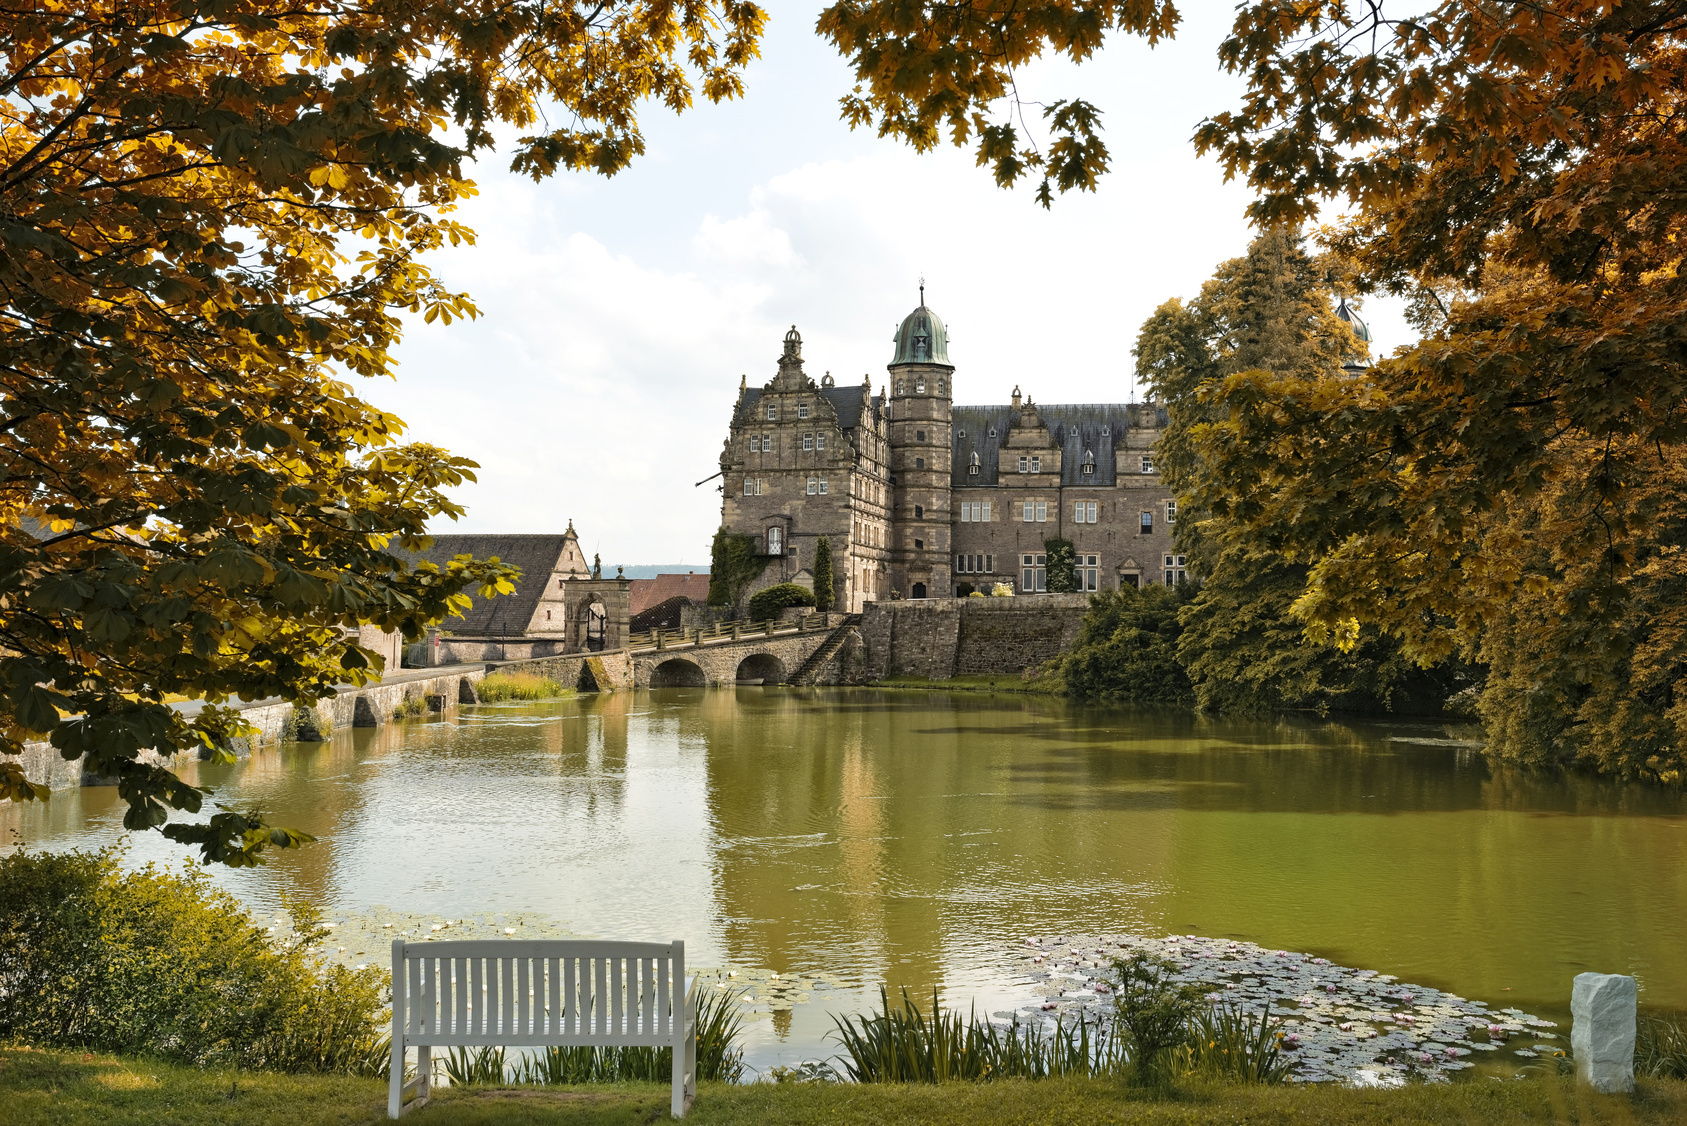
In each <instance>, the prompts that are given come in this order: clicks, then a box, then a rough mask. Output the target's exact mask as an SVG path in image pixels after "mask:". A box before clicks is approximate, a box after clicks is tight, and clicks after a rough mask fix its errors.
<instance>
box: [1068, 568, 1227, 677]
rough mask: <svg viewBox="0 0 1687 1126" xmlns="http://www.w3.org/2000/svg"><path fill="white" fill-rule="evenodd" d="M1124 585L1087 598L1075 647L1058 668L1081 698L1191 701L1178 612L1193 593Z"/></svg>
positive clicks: (1190, 587)
mask: <svg viewBox="0 0 1687 1126" xmlns="http://www.w3.org/2000/svg"><path fill="white" fill-rule="evenodd" d="M1196 589H1197V588H1196V586H1195V584H1193V583H1183V584H1181V585H1179V586H1175V587H1165V586H1149V587H1146V588H1144V589H1142V590H1138V589H1137V588H1136V587H1133V586H1127V587H1122V588H1121V589H1119V590H1116V591H1111V592H1108V593H1104V594H1096V595H1092V596H1091V597H1090V607H1089V610H1088V611H1087V612H1086V613H1085V614H1084V624H1083V628H1082V630H1081V631H1080V632H1079V634H1078V643H1077V645H1075V646H1074V647H1073V649H1072V652H1071V653H1069V654H1068V655H1067V657H1066V659H1065V661H1064V663H1063V665H1062V672H1063V674H1064V675H1065V678H1066V685H1067V688H1068V689H1069V690H1070V691H1071V693H1072V695H1074V696H1076V697H1077V698H1078V699H1080V700H1106V701H1159V702H1164V703H1183V702H1187V701H1188V700H1190V699H1191V698H1192V697H1193V690H1192V689H1191V688H1190V685H1189V676H1188V674H1187V673H1186V672H1184V669H1183V664H1182V662H1181V661H1180V660H1179V659H1178V652H1177V642H1178V637H1179V635H1180V634H1181V632H1182V626H1181V625H1180V624H1179V621H1178V612H1179V611H1180V610H1182V608H1183V607H1184V606H1185V605H1186V604H1187V603H1188V602H1189V600H1190V598H1191V596H1192V594H1193V592H1194V591H1195V590H1196Z"/></svg>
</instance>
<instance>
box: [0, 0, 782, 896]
mask: <svg viewBox="0 0 1687 1126" xmlns="http://www.w3.org/2000/svg"><path fill="white" fill-rule="evenodd" d="M764 19H765V17H764V15H763V13H762V12H761V10H760V9H759V8H757V7H756V6H755V5H753V4H748V3H737V2H734V0H724V2H722V3H714V2H710V0H681V2H678V3H669V2H666V0H657V2H647V0H607V2H605V3H600V4H596V5H594V6H592V7H589V8H575V7H573V6H567V5H557V4H554V3H547V2H518V3H482V2H477V0H470V2H468V3H456V2H453V3H443V2H437V0H421V2H415V0H406V2H404V3H397V2H396V0H375V2H373V3H348V2H341V0H328V2H327V3H322V4H316V5H312V6H309V7H299V6H297V5H293V4H287V3H282V2H280V0H138V2H137V0H79V2H77V3H56V2H55V3H30V4H24V5H14V6H12V7H9V8H7V9H5V10H4V11H3V12H0V52H3V57H4V64H3V69H0V294H3V297H0V652H3V655H0V752H3V753H8V754H16V753H17V752H18V750H19V749H20V744H21V743H22V742H23V741H24V740H26V739H28V738H31V737H33V736H37V735H43V734H47V735H50V736H51V740H52V744H53V746H54V747H56V748H58V750H59V751H60V752H61V753H62V754H63V755H64V756H65V757H66V758H77V757H83V758H84V759H85V766H86V768H87V769H89V770H92V771H94V772H96V773H99V774H102V775H105V776H109V777H115V778H116V779H117V782H118V788H119V792H120V793H121V794H122V795H123V797H124V799H125V800H126V801H127V802H128V803H129V811H128V814H127V816H126V818H125V825H126V826H127V827H129V828H131V829H148V828H157V827H159V826H161V825H163V824H164V823H165V822H166V821H167V820H168V818H169V813H170V811H171V810H180V811H184V812H188V813H193V812H197V811H198V810H199V809H200V805H201V800H202V797H203V793H204V791H201V790H199V789H197V788H195V787H192V786H189V785H187V784H186V783H184V782H183V781H182V780H181V779H180V778H178V777H177V776H176V774H175V773H174V772H173V771H172V770H170V769H169V768H168V767H167V766H165V765H151V764H148V763H146V762H143V761H141V759H140V755H141V752H143V751H147V750H157V751H159V752H162V753H163V754H164V755H166V756H169V755H171V754H175V753H179V752H182V751H184V750H203V751H205V752H206V753H212V754H220V753H223V752H222V751H221V748H222V746H223V745H224V744H225V742H226V740H227V739H228V738H229V737H230V736H232V735H235V734H238V733H240V732H241V731H242V730H243V725H242V724H241V722H240V720H239V719H238V717H237V716H236V714H235V713H234V712H233V710H232V709H229V708H227V707H225V706H222V705H224V704H225V703H226V701H228V700H230V699H232V698H235V697H239V698H242V699H251V698H256V697H263V696H281V697H284V698H286V699H289V700H292V701H294V702H295V703H299V704H306V705H308V704H310V703H312V702H313V701H314V700H315V699H317V698H320V697H323V696H326V695H329V694H331V693H332V692H333V690H334V687H335V685H336V684H339V683H342V682H345V681H348V680H350V681H353V682H356V681H360V680H362V679H364V678H366V677H370V676H374V675H377V674H378V673H379V671H380V667H379V658H378V657H377V656H376V655H375V654H374V653H373V652H372V651H370V650H367V649H364V648H362V647H360V646H359V645H358V644H357V642H356V638H355V636H348V633H347V631H348V630H350V629H352V628H353V627H356V626H358V625H359V624H361V623H373V624H375V625H378V626H381V627H384V628H387V629H393V630H399V631H402V632H403V633H404V634H405V636H406V637H407V638H412V639H413V638H415V637H416V636H418V635H419V631H420V630H421V628H422V626H423V624H424V623H426V622H429V621H434V620H438V619H439V618H441V617H443V616H444V615H445V614H447V613H449V612H451V611H453V610H456V609H457V608H459V607H461V606H462V605H463V604H464V596H463V595H462V593H461V592H462V591H463V590H464V589H465V588H467V587H471V586H478V587H479V589H480V590H481V593H482V594H484V595H491V594H494V593H497V592H501V591H508V590H510V589H511V587H510V584H509V579H510V577H511V576H512V575H513V571H512V570H511V568H509V567H507V566H504V565H502V564H501V563H499V562H498V561H497V560H495V559H494V560H489V561H475V560H470V559H468V558H466V557H462V558H458V559H456V560H454V561H452V562H451V563H450V564H448V565H446V566H444V567H434V566H432V565H422V566H419V567H417V568H416V569H414V570H412V569H411V568H410V567H409V565H408V564H407V563H406V562H405V561H404V560H403V559H401V558H400V557H399V556H398V555H397V554H395V553H394V552H393V551H391V550H389V548H391V547H392V546H394V545H396V546H399V547H403V548H405V549H407V550H413V549H416V548H419V547H420V546H422V544H423V542H424V535H425V529H426V522H427V520H428V519H429V518H430V517H435V516H440V515H444V516H451V517H453V518H454V517H455V516H456V515H457V514H458V512H459V509H458V508H457V506H456V505H455V504H453V503H452V502H451V501H450V499H449V498H448V496H447V495H446V492H445V490H446V489H449V488H450V487H452V486H455V485H458V484H461V483H462V482H464V481H466V480H470V479H471V478H472V472H471V471H472V469H473V465H472V463H470V462H468V461H466V460H464V459H461V458H455V457H452V456H450V455H448V454H447V453H445V452H444V451H443V450H440V449H438V448H435V447H433V446H428V445H421V444H415V445H408V446H405V445H399V444H397V439H398V437H399V435H400V434H401V433H402V429H403V428H402V424H401V423H400V421H399V420H398V419H396V418H394V417H392V416H391V415H389V414H386V413H384V412H381V411H379V410H376V409H374V408H373V407H371V406H369V405H368V404H367V403H364V402H363V401H361V400H360V399H358V398H357V397H356V395H355V394H354V393H353V391H352V389H351V388H350V387H349V386H348V385H347V384H346V383H344V382H342V381H341V379H340V376H342V375H356V376H381V375H387V374H390V371H391V367H392V357H391V349H392V347H393V345H394V344H395V343H396V341H397V339H398V337H399V332H400V328H401V320H400V318H401V317H402V315H403V314H404V313H406V312H409V313H413V314H418V315H421V316H422V317H423V318H424V319H425V320H427V321H433V320H435V319H436V318H442V319H444V320H445V321H447V322H449V321H450V320H451V319H452V318H455V317H460V316H472V315H474V312H475V310H474V307H473V305H472V304H471V303H470V302H469V300H468V298H467V297H466V296H465V295H463V294H460V293H453V292H451V291H450V290H448V289H447V288H445V287H444V286H443V285H442V284H440V282H439V281H438V280H437V279H436V278H435V277H434V276H433V275H432V274H431V273H430V272H429V270H428V269H427V267H426V266H425V265H424V264H423V262H422V258H423V256H424V255H425V254H426V253H427V252H428V251H430V250H434V249H436V248H438V247H441V246H443V245H445V244H447V243H460V242H464V241H468V240H472V237H473V236H472V232H470V231H468V230H467V229H466V228H464V227H462V226H461V225H460V224H458V223H456V222H454V221H452V220H451V219H450V217H449V213H450V211H451V209H452V208H453V206H454V205H455V204H456V203H458V202H459V201H460V200H462V199H463V198H464V197H466V196H468V195H470V194H472V192H473V190H474V189H473V185H472V184H471V183H469V182H468V181H467V180H466V179H465V178H464V176H463V172H462V167H461V166H462V161H463V159H464V158H465V157H467V156H470V155H473V154H474V153H476V152H478V151H480V150H483V149H486V148H487V147H488V146H490V145H491V143H492V135H493V130H494V127H495V126H497V125H499V124H500V123H502V124H505V125H508V126H510V127H512V128H513V129H515V130H517V131H518V132H519V133H520V135H519V136H518V137H517V139H516V140H515V141H514V142H513V145H512V148H513V164H514V167H515V168H517V169H518V170H521V171H523V172H526V173H528V174H530V175H533V176H535V177H540V176H543V175H546V174H548V173H550V172H552V171H554V170H556V169H559V168H568V169H583V170H591V171H596V172H600V173H605V174H608V173H613V172H615V171H617V170H618V169H620V168H623V167H625V166H626V164H627V163H628V161H630V160H631V159H632V158H633V157H634V156H636V155H637V154H638V153H639V152H641V151H642V150H643V141H642V138H641V136H640V134H639V131H638V125H637V116H636V113H635V110H636V108H637V106H638V103H639V102H640V101H641V100H646V99H657V100H659V101H661V102H662V103H663V104H664V105H666V106H668V107H670V108H673V109H682V108H684V107H685V106H687V105H689V104H690V102H691V100H692V98H693V96H694V93H695V92H696V91H697V90H701V92H702V93H703V95H704V96H706V97H709V98H715V99H718V98H723V97H730V96H732V95H735V94H736V93H738V92H739V89H740V82H741V75H742V71H743V68H744V66H745V64H746V63H747V62H748V61H749V60H750V59H751V58H752V57H753V56H754V54H755V50H756V47H755V44H756V40H757V37H758V36H759V34H760V32H761V28H762V25H763V22H764ZM551 106H554V107H557V108H560V109H561V110H562V111H563V112H562V114H561V118H562V120H564V121H567V122H569V124H567V125H563V126H560V127H549V126H546V125H545V124H544V121H545V118H546V116H547V112H548V111H547V107H551ZM173 693H179V694H181V695H186V696H189V697H195V698H202V699H204V700H206V701H207V702H208V703H209V705H210V706H208V707H206V708H205V709H204V710H203V711H202V712H200V713H199V714H198V715H197V716H196V717H194V718H193V719H191V720H189V719H187V718H185V717H183V716H182V715H181V713H180V712H178V711H176V710H175V709H173V708H170V707H168V706H166V705H165V704H164V702H163V701H164V700H165V698H166V697H167V696H168V695H169V694H173ZM165 761H166V762H167V761H168V759H166V760H165ZM45 795H46V790H45V787H44V786H42V785H41V784H39V783H38V782H32V781H31V780H30V779H28V778H26V777H25V776H24V773H23V771H22V770H21V768H20V767H19V765H18V764H17V763H16V762H9V761H8V762H0V796H4V797H6V798H11V799H19V798H24V799H28V798H34V797H44V796H45ZM167 833H168V834H169V835H170V836H172V837H173V838H175V839H177V840H182V841H189V842H192V843H196V844H198V845H199V846H200V847H201V849H202V851H203V852H204V854H205V856H206V857H207V858H209V859H213V860H220V861H224V862H226V863H231V864H249V863H255V862H257V860H258V858H259V854H260V852H261V850H262V849H263V848H264V847H265V846H266V845H269V844H276V845H289V844H294V843H297V842H298V841H299V840H300V839H302V838H301V836H300V835H298V834H294V833H290V832H288V831H287V830H284V829H280V828H277V827H274V826H270V825H268V824H266V823H265V821H264V819H263V818H262V817H261V816H260V815H258V814H255V813H250V812H248V813H236V812H234V811H225V812H223V813H219V814H217V815H216V816H214V817H212V818H211V819H210V820H209V821H208V822H207V823H204V824H191V823H189V824H182V823H178V824H175V825H171V826H169V827H168V829H167Z"/></svg>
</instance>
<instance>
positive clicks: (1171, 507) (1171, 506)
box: [1166, 500, 1177, 524]
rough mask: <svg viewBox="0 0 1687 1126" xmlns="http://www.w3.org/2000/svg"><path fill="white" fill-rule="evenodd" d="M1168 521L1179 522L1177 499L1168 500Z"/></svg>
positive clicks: (1169, 522)
mask: <svg viewBox="0 0 1687 1126" xmlns="http://www.w3.org/2000/svg"><path fill="white" fill-rule="evenodd" d="M1166 523H1168V524H1175V523H1177V501H1175V500H1168V501H1167V502H1166Z"/></svg>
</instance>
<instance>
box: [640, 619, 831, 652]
mask: <svg viewBox="0 0 1687 1126" xmlns="http://www.w3.org/2000/svg"><path fill="white" fill-rule="evenodd" d="M843 619H844V616H843V615H842V614H839V613H837V612H835V611H834V612H829V613H823V614H807V615H804V616H803V617H802V618H798V619H789V618H739V619H735V620H733V621H730V622H716V623H715V624H714V625H712V626H697V627H694V628H691V629H653V630H648V631H646V632H644V633H635V634H633V635H632V636H631V637H630V638H628V639H627V648H628V649H677V648H683V647H686V646H696V645H707V644H709V643H710V642H722V641H742V640H744V639H745V638H751V637H774V636H776V635H779V634H795V633H814V632H816V631H819V630H829V629H832V628H834V627H836V626H837V625H839V624H840V623H841V622H842V621H843Z"/></svg>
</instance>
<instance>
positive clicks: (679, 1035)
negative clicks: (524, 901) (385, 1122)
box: [387, 939, 698, 1118]
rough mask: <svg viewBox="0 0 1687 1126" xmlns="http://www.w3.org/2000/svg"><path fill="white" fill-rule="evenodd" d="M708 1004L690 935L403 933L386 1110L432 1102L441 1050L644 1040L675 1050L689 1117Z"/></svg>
mask: <svg viewBox="0 0 1687 1126" xmlns="http://www.w3.org/2000/svg"><path fill="white" fill-rule="evenodd" d="M697 1002H698V985H697V982H696V979H695V978H693V979H691V980H687V979H686V976H685V943H684V942H677V941H676V942H672V943H666V944H664V943H658V942H594V941H573V940H567V941H565V940H560V939H559V940H554V941H550V940H536V941H517V940H509V941H499V940H497V939H493V940H480V941H470V942H406V941H404V940H403V939H395V940H394V941H393V944H392V1078H391V1082H390V1086H389V1090H388V1095H387V1116H388V1117H389V1118H397V1117H398V1116H399V1115H401V1114H403V1113H404V1112H406V1111H408V1110H412V1109H414V1108H415V1107H418V1106H421V1105H422V1104H423V1103H425V1102H427V1100H428V1093H429V1085H430V1084H429V1081H430V1078H431V1075H430V1072H431V1070H432V1062H431V1059H432V1057H431V1052H432V1049H434V1048H479V1047H489V1046H496V1045H505V1046H509V1047H531V1048H550V1047H579V1046H588V1047H594V1048H607V1047H624V1046H629V1045H645V1046H650V1047H656V1048H666V1047H671V1048H673V1050H674V1093H673V1115H674V1117H675V1118H683V1117H685V1112H686V1111H687V1110H688V1109H689V1108H690V1106H691V1100H692V1098H693V1097H694V1096H695V1095H696V1093H697ZM406 1048H415V1049H416V1078H414V1079H412V1080H411V1081H410V1082H408V1083H406V1082H405V1081H404V1054H405V1049H406Z"/></svg>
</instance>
